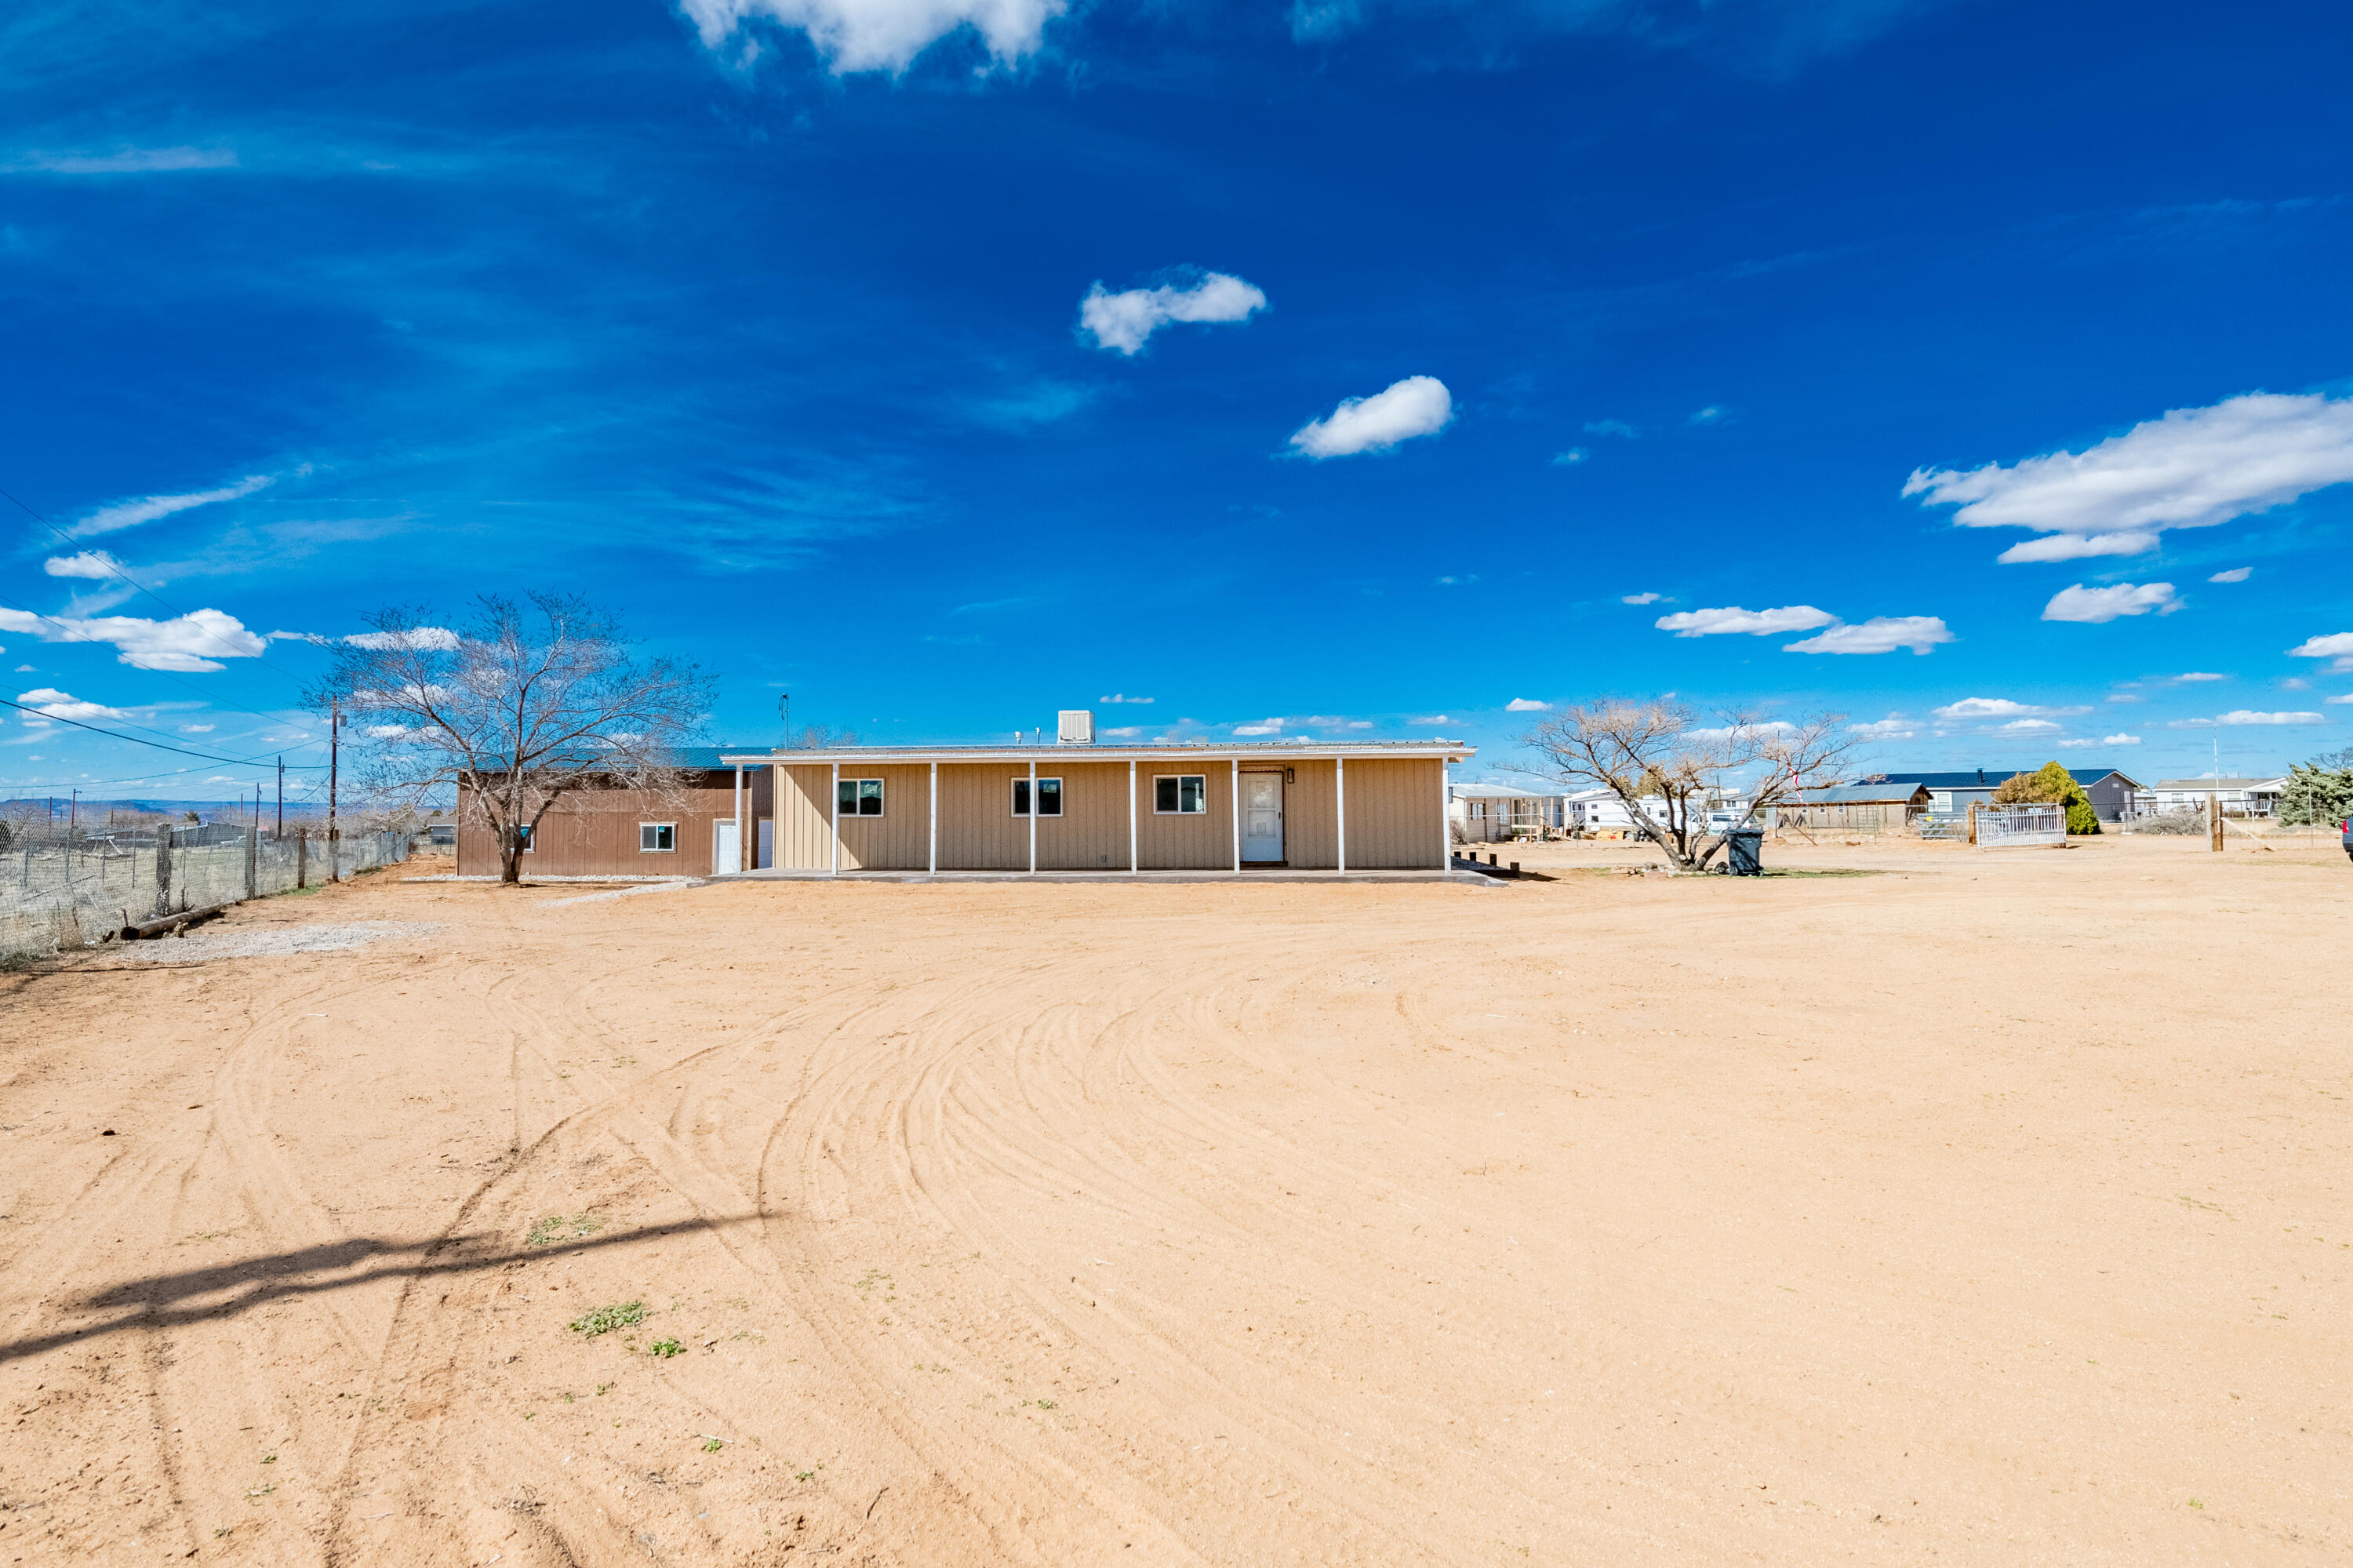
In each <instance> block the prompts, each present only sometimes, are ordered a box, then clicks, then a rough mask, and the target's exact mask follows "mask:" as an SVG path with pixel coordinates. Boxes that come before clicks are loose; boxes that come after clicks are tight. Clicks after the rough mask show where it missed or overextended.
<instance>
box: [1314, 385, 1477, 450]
mask: <svg viewBox="0 0 2353 1568" xmlns="http://www.w3.org/2000/svg"><path fill="white" fill-rule="evenodd" d="M1452 418H1454V398H1453V396H1452V394H1451V393H1449V392H1448V391H1447V390H1446V383H1444V382H1443V381H1440V380H1439V379H1438V377H1436V376H1407V377H1406V378H1405V379H1404V380H1402V381H1398V382H1392V383H1391V384H1390V385H1389V386H1388V387H1387V388H1385V389H1384V390H1382V391H1379V392H1376V393H1374V394H1373V395H1372V396H1371V397H1348V398H1344V399H1342V401H1341V403H1340V406H1339V407H1338V408H1335V409H1333V410H1332V412H1331V413H1330V414H1328V415H1327V416H1325V417H1324V418H1321V419H1311V420H1309V421H1308V422H1307V423H1306V424H1304V425H1302V426H1301V427H1300V428H1299V429H1297V430H1295V431H1293V433H1292V437H1291V444H1292V445H1293V446H1294V447H1296V448H1298V449H1299V450H1301V451H1303V452H1304V453H1306V454H1307V455H1308V456H1309V457H1311V458H1316V459H1319V460H1320V459H1323V458H1335V457H1348V456H1352V455H1354V454H1355V453H1357V452H1368V451H1386V450H1388V449H1389V448H1391V447H1393V446H1395V445H1397V444H1398V442H1399V441H1408V440H1413V439H1414V438H1415V437H1416V436H1433V435H1436V434H1437V433H1438V432H1439V431H1440V430H1442V429H1445V428H1446V426H1447V424H1448V422H1449V421H1451V419H1452Z"/></svg>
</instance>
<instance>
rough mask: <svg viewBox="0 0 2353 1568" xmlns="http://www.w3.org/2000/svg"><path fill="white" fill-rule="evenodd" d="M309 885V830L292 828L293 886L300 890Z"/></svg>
mask: <svg viewBox="0 0 2353 1568" xmlns="http://www.w3.org/2000/svg"><path fill="white" fill-rule="evenodd" d="M310 885H311V830H310V829H308V828H297V829H295V830H294V888H295V891H296V892H298V893H299V892H301V890H302V889H303V888H305V887H308V886H310Z"/></svg>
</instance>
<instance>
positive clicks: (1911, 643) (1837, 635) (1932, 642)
mask: <svg viewBox="0 0 2353 1568" xmlns="http://www.w3.org/2000/svg"><path fill="white" fill-rule="evenodd" d="M1952 640H1953V633H1952V631H1951V630H1950V629H1949V628H1948V627H1947V626H1946V625H1945V622H1944V620H1943V619H1942V618H1941V617H1938V616H1934V615H1874V616H1873V617H1872V618H1871V619H1870V620H1866V621H1864V622H1863V623H1862V625H1860V626H1833V627H1831V629H1830V630H1827V631H1825V632H1822V633H1821V634H1820V636H1816V637H1809V638H1807V639H1806V640H1805V641H1802V642H1792V643H1789V644H1788V645H1787V646H1786V647H1784V648H1783V649H1782V650H1781V652H1784V653H1893V652H1895V650H1897V649H1898V648H1909V649H1910V650H1912V652H1915V653H1926V652H1928V651H1929V650H1931V649H1933V648H1935V647H1936V644H1937V643H1939V642H1950V641H1952Z"/></svg>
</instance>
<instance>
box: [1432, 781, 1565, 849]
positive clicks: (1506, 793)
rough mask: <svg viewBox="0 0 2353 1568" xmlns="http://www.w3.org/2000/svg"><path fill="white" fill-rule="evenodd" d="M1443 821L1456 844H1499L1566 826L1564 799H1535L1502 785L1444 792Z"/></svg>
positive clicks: (1466, 786)
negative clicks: (1445, 817)
mask: <svg viewBox="0 0 2353 1568" xmlns="http://www.w3.org/2000/svg"><path fill="white" fill-rule="evenodd" d="M1446 797H1447V802H1446V812H1447V820H1448V821H1449V822H1450V823H1451V825H1452V828H1453V832H1454V839H1455V842H1457V843H1475V844H1485V843H1499V842H1504V841H1505V840H1508V839H1511V838H1513V837H1514V836H1522V837H1525V836H1528V835H1531V834H1534V835H1537V836H1541V835H1542V834H1544V833H1546V832H1554V831H1556V830H1558V829H1560V828H1562V827H1565V826H1567V823H1566V821H1564V820H1563V810H1562V806H1563V802H1564V800H1565V799H1566V797H1563V796H1559V795H1535V794H1531V793H1529V792H1528V791H1527V790H1525V789H1512V788H1511V787H1510V786H1508V785H1503V784H1454V785H1450V786H1448V788H1447V791H1446Z"/></svg>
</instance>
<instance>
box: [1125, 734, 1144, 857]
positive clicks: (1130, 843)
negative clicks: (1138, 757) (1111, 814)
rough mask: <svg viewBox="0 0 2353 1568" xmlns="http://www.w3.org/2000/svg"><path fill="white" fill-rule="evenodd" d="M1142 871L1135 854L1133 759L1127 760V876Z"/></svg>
mask: <svg viewBox="0 0 2353 1568" xmlns="http://www.w3.org/2000/svg"><path fill="white" fill-rule="evenodd" d="M1142 871H1143V864H1142V863H1141V862H1140V861H1139V860H1138V859H1137V858H1136V853H1135V758H1133V757H1131V758H1128V759H1127V874H1128V875H1130V876H1134V875H1137V874H1140V873H1141V872H1142Z"/></svg>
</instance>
